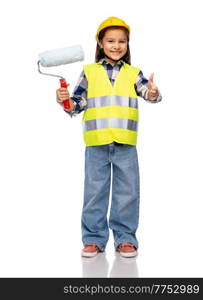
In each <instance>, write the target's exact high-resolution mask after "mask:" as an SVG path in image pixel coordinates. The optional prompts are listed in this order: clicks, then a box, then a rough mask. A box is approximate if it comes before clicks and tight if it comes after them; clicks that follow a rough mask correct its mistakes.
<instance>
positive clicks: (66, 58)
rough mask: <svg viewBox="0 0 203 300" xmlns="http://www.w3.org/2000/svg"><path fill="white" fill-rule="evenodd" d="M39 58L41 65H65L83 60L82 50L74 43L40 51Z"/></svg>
mask: <svg viewBox="0 0 203 300" xmlns="http://www.w3.org/2000/svg"><path fill="white" fill-rule="evenodd" d="M39 59H40V64H41V65H42V66H43V67H52V66H59V65H66V64H71V63H74V62H77V61H81V60H84V52H83V49H82V47H81V46H80V45H76V46H71V47H66V48H60V49H54V50H50V51H45V52H42V53H40V54H39Z"/></svg>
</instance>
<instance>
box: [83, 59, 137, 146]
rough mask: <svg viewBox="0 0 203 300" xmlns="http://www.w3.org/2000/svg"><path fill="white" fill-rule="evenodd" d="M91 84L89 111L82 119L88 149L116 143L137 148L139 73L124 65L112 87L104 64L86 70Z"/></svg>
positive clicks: (90, 66) (88, 67)
mask: <svg viewBox="0 0 203 300" xmlns="http://www.w3.org/2000/svg"><path fill="white" fill-rule="evenodd" d="M84 72H85V76H86V78H87V81H88V89H87V109H86V110H85V112H84V115H83V132H84V141H85V144H86V145H87V146H96V145H104V144H108V143H112V142H113V141H116V142H119V143H123V144H130V145H136V141H137V128H138V100H137V94H136V90H135V81H136V77H137V75H138V74H139V72H140V70H139V69H138V68H136V67H132V66H130V65H128V64H124V65H123V66H122V67H121V69H120V71H119V73H118V75H117V77H116V79H115V82H114V84H113V85H112V84H111V82H110V80H109V78H108V75H107V71H106V70H105V69H104V66H103V65H101V64H98V63H96V64H91V65H86V66H84Z"/></svg>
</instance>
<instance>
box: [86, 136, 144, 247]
mask: <svg viewBox="0 0 203 300" xmlns="http://www.w3.org/2000/svg"><path fill="white" fill-rule="evenodd" d="M111 165H112V168H111ZM111 169H112V172H111ZM111 173H112V174H111ZM111 176H112V201H111V209H110V215H109V222H108V220H107V211H108V206H109V194H110V185H111ZM139 198H140V188H139V166H138V157H137V148H136V146H131V145H126V144H119V143H116V142H113V143H111V144H107V145H102V146H87V147H86V149H85V182H84V202H83V210H82V218H81V226H82V241H83V244H84V245H85V244H91V243H94V244H97V245H98V247H99V248H100V249H101V250H102V251H104V250H105V247H106V244H107V242H108V239H109V228H110V229H111V230H112V231H113V237H114V246H115V248H117V246H118V245H119V244H120V243H122V242H130V243H133V244H134V245H135V247H136V248H138V241H137V238H136V230H137V227H138V219H139Z"/></svg>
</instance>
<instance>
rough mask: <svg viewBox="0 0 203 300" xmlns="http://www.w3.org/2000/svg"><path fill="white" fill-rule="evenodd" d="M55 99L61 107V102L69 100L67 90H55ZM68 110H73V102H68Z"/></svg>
mask: <svg viewBox="0 0 203 300" xmlns="http://www.w3.org/2000/svg"><path fill="white" fill-rule="evenodd" d="M56 97H57V98H56V99H57V102H58V103H59V104H60V105H62V106H63V102H64V101H65V100H67V99H70V94H69V92H68V90H67V89H66V88H59V89H57V90H56ZM69 102H70V109H69V111H71V110H73V108H74V104H73V102H72V101H71V100H70V101H69Z"/></svg>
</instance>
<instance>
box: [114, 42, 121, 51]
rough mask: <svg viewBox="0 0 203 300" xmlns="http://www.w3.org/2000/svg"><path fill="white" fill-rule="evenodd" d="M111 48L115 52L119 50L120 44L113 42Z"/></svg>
mask: <svg viewBox="0 0 203 300" xmlns="http://www.w3.org/2000/svg"><path fill="white" fill-rule="evenodd" d="M113 48H114V49H115V50H117V49H119V48H120V44H119V43H118V42H115V43H114V45H113Z"/></svg>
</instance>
